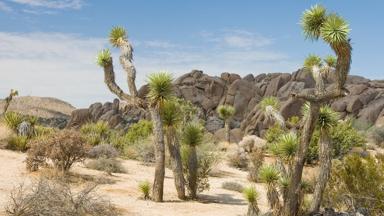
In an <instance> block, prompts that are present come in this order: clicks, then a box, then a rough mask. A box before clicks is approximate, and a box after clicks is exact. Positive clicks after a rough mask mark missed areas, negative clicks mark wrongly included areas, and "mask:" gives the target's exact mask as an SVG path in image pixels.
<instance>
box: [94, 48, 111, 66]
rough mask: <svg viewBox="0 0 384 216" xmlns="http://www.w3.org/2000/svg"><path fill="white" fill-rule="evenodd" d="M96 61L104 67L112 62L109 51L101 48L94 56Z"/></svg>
mask: <svg viewBox="0 0 384 216" xmlns="http://www.w3.org/2000/svg"><path fill="white" fill-rule="evenodd" d="M96 63H97V65H99V66H100V67H105V66H107V65H109V64H111V63H112V56H111V51H109V49H103V50H101V51H100V52H99V54H98V55H97V58H96Z"/></svg>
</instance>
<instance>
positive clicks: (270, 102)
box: [259, 96, 280, 112]
mask: <svg viewBox="0 0 384 216" xmlns="http://www.w3.org/2000/svg"><path fill="white" fill-rule="evenodd" d="M267 106H271V107H273V108H274V109H275V110H279V109H280V101H279V99H278V98H277V97H272V96H271V97H264V98H263V99H262V100H261V101H260V103H259V107H260V109H261V110H263V111H264V112H265V111H266V108H267Z"/></svg>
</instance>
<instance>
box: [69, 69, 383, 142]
mask: <svg viewBox="0 0 384 216" xmlns="http://www.w3.org/2000/svg"><path fill="white" fill-rule="evenodd" d="M333 80H334V78H333V77H332V76H329V77H328V78H327V81H326V84H327V85H328V86H329V84H330V83H332V82H333ZM174 84H175V92H176V95H177V96H178V97H183V98H185V99H187V100H189V101H191V102H192V103H193V104H195V105H196V106H198V107H199V108H200V110H201V112H200V113H201V117H202V118H204V119H205V120H206V128H207V129H208V130H209V131H210V132H212V133H215V132H220V129H221V128H222V127H223V122H222V121H221V120H220V119H219V118H218V117H217V114H216V112H215V109H216V108H217V106H218V105H220V104H230V105H233V106H234V107H235V108H236V114H235V117H234V121H233V123H232V128H240V130H239V129H237V131H236V132H237V133H238V131H242V132H243V133H244V134H256V135H259V136H260V135H262V133H263V132H264V131H265V130H266V129H267V128H268V127H269V126H270V122H269V121H267V120H266V119H265V118H264V115H263V114H262V113H261V111H260V109H259V108H258V106H257V104H258V103H259V102H260V101H261V99H262V98H263V97H266V96H275V97H278V98H279V99H280V101H281V102H282V106H281V113H282V114H283V116H284V117H285V118H286V119H287V118H289V117H291V116H293V115H300V107H301V105H302V104H303V101H300V100H297V99H292V98H290V94H291V93H294V92H301V91H308V92H311V91H313V88H314V86H315V81H314V79H313V78H312V76H311V74H310V73H308V72H307V71H305V70H302V69H300V70H297V71H295V72H293V73H270V74H259V75H257V76H254V75H252V74H249V75H247V76H245V77H240V76H239V75H238V74H230V73H222V74H221V76H220V77H218V76H210V75H207V74H205V73H203V72H202V71H199V70H193V71H192V72H190V73H187V74H185V75H183V76H181V77H179V78H178V79H176V80H175V81H174ZM346 88H347V89H348V90H349V91H350V94H349V95H348V96H346V97H344V98H341V99H338V100H336V101H333V102H332V103H331V104H330V105H331V106H332V108H333V109H335V110H336V111H337V112H339V113H340V114H341V116H342V117H345V116H353V117H355V118H357V119H359V120H361V121H363V122H366V123H368V124H371V125H374V124H382V123H383V119H384V110H383V108H384V80H380V81H379V80H369V79H366V78H363V77H360V76H349V77H348V80H347V84H346ZM146 92H147V86H143V87H142V88H141V89H140V90H139V95H140V96H141V97H144V96H145V94H146ZM118 107H119V102H118V101H117V100H116V101H114V103H106V104H104V105H102V104H101V103H96V104H92V105H91V106H90V108H89V109H82V110H76V111H75V112H74V113H73V115H72V121H71V125H79V124H81V122H82V121H83V120H84V119H91V120H93V121H97V120H105V121H108V122H110V124H111V125H112V126H113V127H119V128H122V127H124V125H126V124H127V123H130V122H136V121H137V120H138V119H139V118H144V117H146V116H147V115H146V114H145V112H141V111H137V110H135V109H133V108H131V109H128V110H125V112H124V111H121V109H119V108H118Z"/></svg>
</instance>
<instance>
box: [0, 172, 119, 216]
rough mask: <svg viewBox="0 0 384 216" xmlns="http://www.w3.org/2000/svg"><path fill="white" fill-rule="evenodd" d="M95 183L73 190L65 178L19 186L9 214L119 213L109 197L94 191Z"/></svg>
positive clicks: (112, 215) (105, 215) (82, 215)
mask: <svg viewBox="0 0 384 216" xmlns="http://www.w3.org/2000/svg"><path fill="white" fill-rule="evenodd" d="M95 187H96V186H94V185H93V186H88V187H86V188H84V189H82V190H80V191H79V192H77V193H74V192H73V191H72V190H71V189H70V186H69V185H68V184H66V183H64V182H60V181H49V180H46V179H40V180H39V181H38V182H36V183H34V184H33V185H32V186H31V187H30V188H24V187H23V186H19V187H18V188H16V189H15V190H14V191H13V192H12V193H11V196H10V201H9V204H8V206H7V207H6V214H7V215H9V216H34V215H67V216H86V215H92V216H115V215H120V213H119V212H118V211H117V209H116V208H115V207H114V206H113V205H112V204H111V203H110V202H109V201H108V200H105V199H103V198H102V197H101V196H99V195H98V194H96V193H95Z"/></svg>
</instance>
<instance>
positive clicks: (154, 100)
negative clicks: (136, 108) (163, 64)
mask: <svg viewBox="0 0 384 216" xmlns="http://www.w3.org/2000/svg"><path fill="white" fill-rule="evenodd" d="M172 81H173V78H172V75H171V74H169V73H168V72H159V73H154V74H151V75H149V77H148V86H149V92H148V94H147V98H148V101H149V103H150V105H151V106H158V107H161V106H162V105H163V104H164V103H165V101H166V100H169V99H171V97H172V95H173V84H172Z"/></svg>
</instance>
